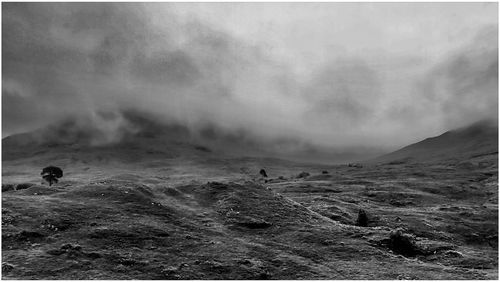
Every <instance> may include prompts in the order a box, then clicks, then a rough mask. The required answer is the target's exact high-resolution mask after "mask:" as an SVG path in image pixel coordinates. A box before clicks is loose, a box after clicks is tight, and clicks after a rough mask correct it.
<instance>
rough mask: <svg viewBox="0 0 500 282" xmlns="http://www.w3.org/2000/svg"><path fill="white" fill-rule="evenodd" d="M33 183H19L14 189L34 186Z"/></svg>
mask: <svg viewBox="0 0 500 282" xmlns="http://www.w3.org/2000/svg"><path fill="white" fill-rule="evenodd" d="M34 185H35V184H33V183H19V184H17V185H16V190H23V189H28V188H30V187H31V186H34Z"/></svg>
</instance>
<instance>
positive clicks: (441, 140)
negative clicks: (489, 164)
mask: <svg viewBox="0 0 500 282" xmlns="http://www.w3.org/2000/svg"><path fill="white" fill-rule="evenodd" d="M491 158H498V122H493V121H487V120H483V121H479V122H476V123H474V124H471V125H469V126H466V127H463V128H459V129H455V130H451V131H447V132H445V133H443V134H441V135H439V136H436V137H431V138H427V139H425V140H422V141H420V142H418V143H415V144H411V145H409V146H406V147H404V148H402V149H400V150H397V151H395V152H392V153H389V154H386V155H383V156H380V157H377V158H375V159H372V160H370V161H368V163H403V162H451V163H453V162H463V161H470V162H480V161H483V160H484V159H491Z"/></svg>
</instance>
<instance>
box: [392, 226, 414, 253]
mask: <svg viewBox="0 0 500 282" xmlns="http://www.w3.org/2000/svg"><path fill="white" fill-rule="evenodd" d="M389 239H390V240H389V248H390V249H391V250H392V251H394V252H395V253H398V254H401V255H403V256H407V257H414V256H416V255H417V254H418V253H419V250H418V249H417V247H416V245H415V242H414V240H413V238H412V237H411V236H410V235H407V234H404V233H403V232H402V231H401V230H396V231H395V232H392V233H391V236H390V238H389Z"/></svg>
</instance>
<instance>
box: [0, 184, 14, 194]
mask: <svg viewBox="0 0 500 282" xmlns="http://www.w3.org/2000/svg"><path fill="white" fill-rule="evenodd" d="M14 190H15V186H14V184H2V192H7V191H14Z"/></svg>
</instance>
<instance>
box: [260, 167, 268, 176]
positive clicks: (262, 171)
mask: <svg viewBox="0 0 500 282" xmlns="http://www.w3.org/2000/svg"><path fill="white" fill-rule="evenodd" d="M259 173H260V175H262V177H267V173H266V170H265V169H261V170H260V171H259Z"/></svg>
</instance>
